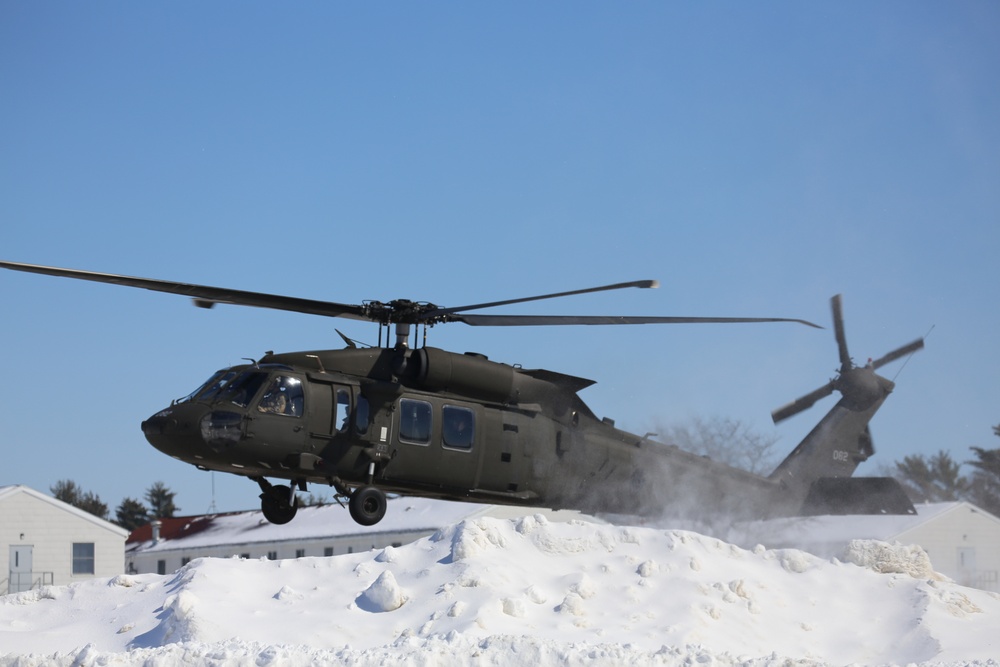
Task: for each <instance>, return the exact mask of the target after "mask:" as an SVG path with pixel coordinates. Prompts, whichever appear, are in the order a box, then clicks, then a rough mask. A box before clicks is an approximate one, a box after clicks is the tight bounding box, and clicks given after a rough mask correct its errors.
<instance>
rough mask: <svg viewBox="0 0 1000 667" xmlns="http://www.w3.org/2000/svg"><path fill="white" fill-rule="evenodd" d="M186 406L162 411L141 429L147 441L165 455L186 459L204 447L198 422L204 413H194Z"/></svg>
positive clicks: (144, 423)
mask: <svg viewBox="0 0 1000 667" xmlns="http://www.w3.org/2000/svg"><path fill="white" fill-rule="evenodd" d="M185 407H186V406H174V407H170V408H166V409H165V410H160V411H159V412H157V413H156V414H155V415H153V416H152V417H150V418H149V419H147V420H146V421H144V422H142V424H141V428H142V433H143V435H145V436H146V440H148V441H149V444H151V445H152V446H153V447H156V448H157V449H158V450H160V451H161V452H163V453H164V454H168V455H170V456H174V457H177V458H181V459H186V458H187V457H188V456H189V455H193V454H195V453H197V449H198V448H199V447H204V441H203V440H202V439H201V430H200V429H199V427H198V421H199V419H200V418H201V416H202V411H198V412H197V413H193V412H192V411H191V410H190V409H185Z"/></svg>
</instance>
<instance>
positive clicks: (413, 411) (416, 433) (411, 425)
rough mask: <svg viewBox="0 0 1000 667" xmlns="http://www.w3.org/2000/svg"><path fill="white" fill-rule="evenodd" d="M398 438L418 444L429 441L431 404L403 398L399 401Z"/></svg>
mask: <svg viewBox="0 0 1000 667" xmlns="http://www.w3.org/2000/svg"><path fill="white" fill-rule="evenodd" d="M399 439H400V440H404V441H406V442H411V443H414V444H419V445H426V444H428V443H429V442H430V441H431V404H430V403H427V402H426V401H415V400H413V399H410V398H403V399H400V401H399Z"/></svg>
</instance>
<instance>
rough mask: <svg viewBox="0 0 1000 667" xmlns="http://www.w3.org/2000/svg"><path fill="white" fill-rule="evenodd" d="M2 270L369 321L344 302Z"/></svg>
mask: <svg viewBox="0 0 1000 667" xmlns="http://www.w3.org/2000/svg"><path fill="white" fill-rule="evenodd" d="M0 268H4V269H12V270H14V271H25V272H28V273H40V274H43V275H48V276H57V277H60V278H75V279H77V280H90V281H93V282H98V283H110V284H112V285H124V286H126V287H138V288H142V289H147V290H152V291H154V292H167V293H170V294H179V295H181V296H187V297H191V298H192V299H194V300H195V304H196V305H198V306H202V307H207V308H211V307H212V306H213V305H215V304H216V303H229V304H234V305H238V306H255V307H258V308H272V309H275V310H287V311H292V312H296V313H306V314H309V315H322V316H325V317H346V318H349V319H355V320H369V319H370V318H369V317H367V316H366V315H365V311H364V309H363V308H362V307H361V306H350V305H346V304H341V303H332V302H329V301H314V300H312V299H300V298H298V297H291V296H279V295H276V294H264V293H261V292H245V291H243V290H235V289H226V288H222V287H209V286H207V285H191V284H188V283H177V282H171V281H168V280H154V279H151V278H135V277H132V276H120V275H116V274H113V273H98V272H95V271H81V270H79V269H63V268H58V267H52V266H38V265H36V264H22V263H20V262H2V261H0Z"/></svg>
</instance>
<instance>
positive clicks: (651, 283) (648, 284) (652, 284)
mask: <svg viewBox="0 0 1000 667" xmlns="http://www.w3.org/2000/svg"><path fill="white" fill-rule="evenodd" d="M659 286H660V283H659V281H656V280H635V281H632V282H628V283H615V284H614V285H604V286H602V287H588V288H586V289H578V290H571V291H569V292H556V293H555V294H543V295H541V296H528V297H522V298H520V299H507V300H505V301H491V302H490V303H476V304H472V305H470V306H459V307H457V308H436V309H434V310H429V311H427V312H426V313H424V314H423V319H433V318H436V317H440V316H442V315H451V314H453V313H459V312H463V311H466V310H481V309H483V308H493V307H495V306H509V305H511V304H514V303H526V302H528V301H542V300H543V299H558V298H560V297H564V296H574V295H576V294H590V293H592V292H607V291H609V290H617V289H628V288H629V287H639V288H642V289H648V288H657V287H659Z"/></svg>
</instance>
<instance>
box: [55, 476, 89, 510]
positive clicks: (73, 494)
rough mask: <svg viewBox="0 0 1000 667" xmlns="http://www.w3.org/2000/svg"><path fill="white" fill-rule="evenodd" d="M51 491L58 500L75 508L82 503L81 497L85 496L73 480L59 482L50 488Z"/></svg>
mask: <svg viewBox="0 0 1000 667" xmlns="http://www.w3.org/2000/svg"><path fill="white" fill-rule="evenodd" d="M49 491H50V492H51V493H52V496H53V497H54V498H55V499H56V500H61V501H63V502H64V503H67V504H69V505H72V506H73V507H76V504H77V503H78V502H80V496H82V495H83V491H82V490H81V489H80V487H79V486H77V485H76V482H74V481H73V480H71V479H61V480H59V481H58V482H56V483H55V484H53V485H52V486H50V487H49Z"/></svg>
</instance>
